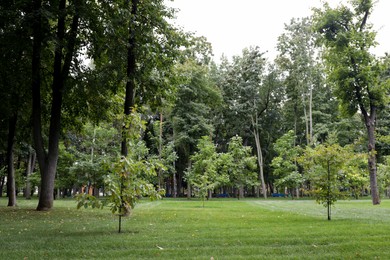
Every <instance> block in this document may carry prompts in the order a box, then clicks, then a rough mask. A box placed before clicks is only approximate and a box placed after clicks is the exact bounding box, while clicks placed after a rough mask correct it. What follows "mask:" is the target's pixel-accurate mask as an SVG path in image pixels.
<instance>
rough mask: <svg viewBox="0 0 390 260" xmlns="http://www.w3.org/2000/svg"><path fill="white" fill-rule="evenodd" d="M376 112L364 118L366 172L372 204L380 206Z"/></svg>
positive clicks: (373, 111)
mask: <svg viewBox="0 0 390 260" xmlns="http://www.w3.org/2000/svg"><path fill="white" fill-rule="evenodd" d="M375 112H376V110H374V109H372V110H371V116H370V117H365V119H366V127H367V134H368V170H369V172H370V188H371V198H372V204H373V205H378V204H380V197H379V190H378V182H377V174H376V150H375V117H376V113H375Z"/></svg>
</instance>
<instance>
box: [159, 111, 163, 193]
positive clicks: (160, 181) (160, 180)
mask: <svg viewBox="0 0 390 260" xmlns="http://www.w3.org/2000/svg"><path fill="white" fill-rule="evenodd" d="M162 126H163V115H162V113H160V133H159V144H158V158H159V159H160V161H161V157H162ZM162 182H163V178H162V169H161V168H159V169H158V188H159V189H160V188H161V185H162Z"/></svg>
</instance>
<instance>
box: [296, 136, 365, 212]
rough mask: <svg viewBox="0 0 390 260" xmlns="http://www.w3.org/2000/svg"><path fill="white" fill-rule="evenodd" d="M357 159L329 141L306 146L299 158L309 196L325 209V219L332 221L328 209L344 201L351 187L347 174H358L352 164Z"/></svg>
mask: <svg viewBox="0 0 390 260" xmlns="http://www.w3.org/2000/svg"><path fill="white" fill-rule="evenodd" d="M359 157H361V155H360V154H355V153H354V152H353V151H352V149H351V147H350V146H346V147H341V146H340V145H339V144H336V143H335V142H332V140H328V141H327V142H326V143H325V144H321V145H318V146H316V147H315V148H311V147H307V148H306V150H305V151H304V154H303V156H301V157H300V158H299V161H300V163H301V164H302V165H303V167H304V169H305V170H306V176H307V177H306V178H307V180H308V181H309V184H310V186H311V191H310V192H311V194H313V196H314V197H315V198H316V201H317V202H318V203H322V204H323V205H324V206H325V207H327V209H328V220H331V206H332V205H333V204H334V203H335V202H336V201H337V200H338V199H340V198H345V196H346V194H347V191H348V189H349V188H350V187H351V186H352V185H353V184H352V183H353V182H351V180H352V179H353V178H351V176H349V175H350V174H351V173H356V172H359V169H358V168H359V167H360V165H359V164H357V163H354V162H356V161H357V159H358V158H359Z"/></svg>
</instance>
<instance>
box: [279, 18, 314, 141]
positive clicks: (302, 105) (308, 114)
mask: <svg viewBox="0 0 390 260" xmlns="http://www.w3.org/2000/svg"><path fill="white" fill-rule="evenodd" d="M277 48H278V50H279V52H280V54H279V55H278V57H277V59H276V62H277V64H278V65H279V66H280V68H281V70H282V71H284V72H285V85H286V93H287V101H286V104H287V105H286V106H287V107H289V106H292V109H291V110H292V111H293V116H294V131H295V135H297V134H298V129H297V128H298V123H299V122H298V120H299V118H300V117H301V116H302V118H303V119H304V125H305V139H306V144H309V143H311V142H313V91H316V90H314V88H315V87H319V86H316V81H315V79H316V78H318V77H320V75H321V74H320V73H321V71H319V70H318V65H317V59H316V56H317V55H316V53H317V52H316V50H315V37H314V33H313V32H312V28H311V20H310V19H309V18H303V19H292V20H291V21H290V24H288V25H285V32H284V33H283V34H282V35H281V36H280V37H279V38H278V44H277ZM318 83H319V84H321V82H318Z"/></svg>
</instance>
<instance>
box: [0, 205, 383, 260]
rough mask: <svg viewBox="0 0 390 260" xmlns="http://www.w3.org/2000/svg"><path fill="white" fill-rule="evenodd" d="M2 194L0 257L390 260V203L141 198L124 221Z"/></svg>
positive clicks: (97, 212)
mask: <svg viewBox="0 0 390 260" xmlns="http://www.w3.org/2000/svg"><path fill="white" fill-rule="evenodd" d="M18 204H19V207H17V208H7V207H6V205H7V201H6V199H5V198H3V199H0V259H110V258H111V259H211V258H212V257H213V258H214V259H355V258H361V259H375V258H377V259H390V201H389V200H383V201H382V203H381V205H379V206H372V205H371V202H370V201H369V200H359V201H353V200H351V201H339V202H337V203H336V207H335V208H333V213H332V220H331V221H327V220H326V210H325V208H324V207H322V206H321V205H318V204H316V203H315V202H314V201H311V200H294V201H292V200H288V199H268V200H263V199H260V200H255V199H246V200H239V201H238V200H232V199H213V200H211V201H207V202H206V205H205V208H202V207H201V205H202V203H201V202H200V201H197V200H191V201H187V200H173V199H164V200H162V201H157V202H148V201H143V202H142V203H141V204H139V205H137V207H136V208H135V210H134V211H133V212H132V215H131V216H130V217H128V218H125V219H124V222H123V227H122V230H123V233H121V234H118V233H117V228H118V220H117V217H115V216H113V215H111V213H110V211H109V209H108V208H107V209H104V210H96V209H95V210H92V209H82V210H76V203H75V202H74V201H71V200H59V201H55V204H54V205H55V208H54V209H53V210H52V211H50V212H37V211H35V210H34V209H35V207H36V205H37V201H36V200H32V201H26V200H23V199H20V200H19V201H18Z"/></svg>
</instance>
